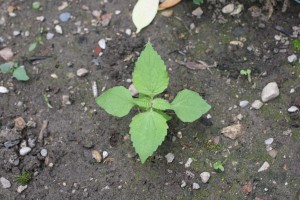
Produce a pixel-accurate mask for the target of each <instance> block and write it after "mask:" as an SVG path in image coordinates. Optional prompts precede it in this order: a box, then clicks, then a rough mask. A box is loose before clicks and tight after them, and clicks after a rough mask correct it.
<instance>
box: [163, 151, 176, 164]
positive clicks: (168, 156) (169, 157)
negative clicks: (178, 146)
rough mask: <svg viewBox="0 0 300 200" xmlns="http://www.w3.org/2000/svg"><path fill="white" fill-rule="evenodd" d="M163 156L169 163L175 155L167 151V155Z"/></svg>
mask: <svg viewBox="0 0 300 200" xmlns="http://www.w3.org/2000/svg"><path fill="white" fill-rule="evenodd" d="M165 158H166V159H167V163H171V162H173V160H174V158H175V156H174V154H172V153H168V154H167V155H165Z"/></svg>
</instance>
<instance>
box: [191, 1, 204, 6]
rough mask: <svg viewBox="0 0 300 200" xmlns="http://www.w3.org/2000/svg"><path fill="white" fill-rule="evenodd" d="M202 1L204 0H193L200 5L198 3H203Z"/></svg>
mask: <svg viewBox="0 0 300 200" xmlns="http://www.w3.org/2000/svg"><path fill="white" fill-rule="evenodd" d="M203 1H204V0H193V3H194V4H196V5H200V4H203Z"/></svg>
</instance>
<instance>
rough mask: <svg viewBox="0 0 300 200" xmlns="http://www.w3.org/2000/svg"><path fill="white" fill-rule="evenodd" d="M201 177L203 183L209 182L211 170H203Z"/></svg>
mask: <svg viewBox="0 0 300 200" xmlns="http://www.w3.org/2000/svg"><path fill="white" fill-rule="evenodd" d="M200 177H201V181H202V183H207V182H208V180H209V178H210V173H209V172H202V173H201V174H200Z"/></svg>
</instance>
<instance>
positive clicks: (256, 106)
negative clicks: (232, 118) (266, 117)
mask: <svg viewBox="0 0 300 200" xmlns="http://www.w3.org/2000/svg"><path fill="white" fill-rule="evenodd" d="M263 105H264V104H263V103H262V102H261V101H260V100H255V101H254V102H253V103H252V105H251V107H252V108H254V109H256V110H258V109H260V108H261V107H262V106H263Z"/></svg>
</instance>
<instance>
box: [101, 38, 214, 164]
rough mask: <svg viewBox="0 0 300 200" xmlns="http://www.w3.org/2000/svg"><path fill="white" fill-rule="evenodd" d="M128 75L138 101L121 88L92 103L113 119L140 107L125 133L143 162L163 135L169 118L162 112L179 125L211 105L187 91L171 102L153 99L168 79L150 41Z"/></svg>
mask: <svg viewBox="0 0 300 200" xmlns="http://www.w3.org/2000/svg"><path fill="white" fill-rule="evenodd" d="M132 76H133V78H132V82H133V85H134V86H135V88H136V89H137V90H138V92H139V97H138V98H133V97H132V96H131V93H130V92H129V90H128V89H126V88H125V87H123V86H117V87H113V88H111V89H108V90H107V91H106V92H104V93H102V94H101V95H100V96H99V97H97V98H96V103H97V104H98V105H99V106H100V107H102V108H103V109H104V110H105V111H106V112H107V113H109V114H111V115H113V116H116V117H123V116H125V115H127V114H128V113H129V112H130V110H131V108H132V107H134V106H136V107H138V108H140V110H141V111H142V112H140V113H138V114H137V115H136V116H134V117H133V118H132V121H131V123H130V125H129V127H130V131H129V133H130V135H131V140H132V143H133V146H134V148H135V151H136V152H137V154H138V155H139V157H140V159H141V162H142V163H144V162H145V161H146V159H147V158H148V157H149V156H151V155H152V154H153V153H154V151H156V149H157V148H158V146H159V145H161V143H162V142H163V141H164V139H165V137H166V135H167V130H168V124H167V121H168V120H170V119H171V116H170V115H168V114H166V113H165V111H166V110H173V111H174V112H175V114H176V115H177V117H178V118H179V119H180V120H181V121H183V122H193V121H195V120H197V119H199V118H200V117H201V116H202V115H203V114H205V113H206V112H208V111H209V110H210V108H211V106H210V105H209V104H208V103H206V102H205V101H204V100H203V99H202V97H201V96H200V95H199V94H198V93H196V92H193V91H191V90H188V89H184V90H182V91H180V92H179V93H178V94H177V96H176V97H175V98H174V100H173V101H172V102H171V103H170V102H168V101H167V100H165V99H163V98H160V97H157V95H159V94H161V93H162V92H163V91H164V90H165V89H166V88H167V87H168V83H169V77H168V73H167V70H166V66H165V64H164V62H163V60H162V59H161V57H160V56H159V55H158V53H157V52H156V51H155V50H154V49H153V47H152V45H151V43H150V42H148V43H147V44H146V47H145V49H144V50H143V51H142V52H141V55H140V57H139V58H138V60H137V61H136V63H135V68H134V71H133V74H132Z"/></svg>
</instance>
